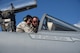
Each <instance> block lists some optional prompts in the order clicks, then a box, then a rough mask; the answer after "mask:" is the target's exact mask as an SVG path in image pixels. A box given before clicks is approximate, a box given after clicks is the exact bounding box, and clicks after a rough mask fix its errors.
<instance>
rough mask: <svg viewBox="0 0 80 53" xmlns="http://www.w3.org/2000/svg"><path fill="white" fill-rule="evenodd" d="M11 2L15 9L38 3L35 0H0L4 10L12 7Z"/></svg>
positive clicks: (1, 7) (0, 8)
mask: <svg viewBox="0 0 80 53" xmlns="http://www.w3.org/2000/svg"><path fill="white" fill-rule="evenodd" d="M11 3H12V4H13V6H14V8H15V9H16V8H21V7H24V6H28V5H33V4H36V2H35V0H0V10H1V11H4V10H9V9H11V6H10V5H11Z"/></svg>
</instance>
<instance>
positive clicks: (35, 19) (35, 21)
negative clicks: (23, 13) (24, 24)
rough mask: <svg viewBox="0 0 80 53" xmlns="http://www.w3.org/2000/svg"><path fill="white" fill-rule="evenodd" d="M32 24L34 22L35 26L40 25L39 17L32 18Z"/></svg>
mask: <svg viewBox="0 0 80 53" xmlns="http://www.w3.org/2000/svg"><path fill="white" fill-rule="evenodd" d="M32 24H33V26H35V27H36V26H38V19H37V18H33V20H32Z"/></svg>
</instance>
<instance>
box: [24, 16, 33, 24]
mask: <svg viewBox="0 0 80 53" xmlns="http://www.w3.org/2000/svg"><path fill="white" fill-rule="evenodd" d="M24 21H25V22H26V23H27V24H28V25H30V24H31V23H32V16H31V15H27V16H26V17H24Z"/></svg>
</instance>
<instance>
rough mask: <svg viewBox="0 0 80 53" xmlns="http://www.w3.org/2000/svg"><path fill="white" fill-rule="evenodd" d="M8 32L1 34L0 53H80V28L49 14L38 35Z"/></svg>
mask: <svg viewBox="0 0 80 53" xmlns="http://www.w3.org/2000/svg"><path fill="white" fill-rule="evenodd" d="M19 12H20V11H19ZM6 31H8V30H6ZM6 31H5V32H4V31H3V32H0V53H80V28H77V27H75V26H73V25H71V24H69V23H67V22H65V21H62V20H60V19H58V18H56V17H54V16H51V15H49V14H44V15H43V16H42V18H41V20H40V23H39V28H38V33H20V32H6Z"/></svg>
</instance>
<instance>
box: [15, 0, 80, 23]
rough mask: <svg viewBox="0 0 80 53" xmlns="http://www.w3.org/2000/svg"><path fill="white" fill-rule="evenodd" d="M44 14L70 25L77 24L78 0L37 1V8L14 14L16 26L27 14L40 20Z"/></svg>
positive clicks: (78, 18)
mask: <svg viewBox="0 0 80 53" xmlns="http://www.w3.org/2000/svg"><path fill="white" fill-rule="evenodd" d="M25 1H26V0H25ZM44 13H47V14H49V15H51V16H54V17H56V18H58V19H61V20H63V21H65V22H68V23H70V24H75V23H78V22H80V0H37V8H34V9H31V10H28V11H24V12H20V13H17V14H16V24H18V23H19V22H21V21H22V19H23V17H24V16H26V15H28V14H30V15H32V16H37V17H39V19H41V18H42V16H43V14H44Z"/></svg>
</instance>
